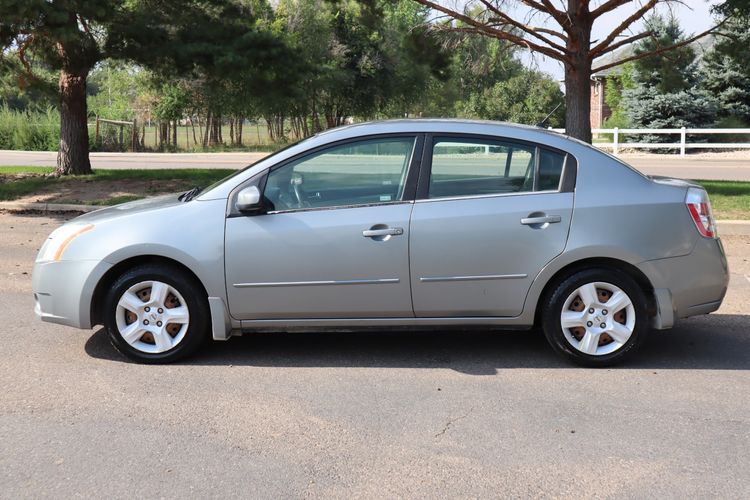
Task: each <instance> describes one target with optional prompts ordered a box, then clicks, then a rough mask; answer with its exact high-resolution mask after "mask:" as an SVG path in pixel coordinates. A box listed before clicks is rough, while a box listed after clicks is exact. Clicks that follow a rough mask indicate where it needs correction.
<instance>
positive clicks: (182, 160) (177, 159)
mask: <svg viewBox="0 0 750 500" xmlns="http://www.w3.org/2000/svg"><path fill="white" fill-rule="evenodd" d="M266 154H267V153H178V154H169V153H92V154H91V163H92V166H93V167H94V168H95V169H96V168H102V169H104V168H190V167H194V168H242V167H244V166H246V165H249V164H250V163H253V162H255V161H258V160H259V159H261V158H263V157H264V156H266ZM56 158H57V154H56V153H50V152H36V151H0V165H32V166H39V167H44V166H54V165H55V162H56ZM621 158H622V159H623V160H625V161H626V162H628V163H630V164H631V165H633V166H634V167H636V168H638V169H639V170H641V171H642V172H644V173H646V174H648V175H663V176H666V177H679V178H686V179H719V180H741V181H750V159H738V158H711V159H706V158H691V157H690V156H687V157H685V158H681V157H679V156H668V155H649V156H643V155H622V156H621Z"/></svg>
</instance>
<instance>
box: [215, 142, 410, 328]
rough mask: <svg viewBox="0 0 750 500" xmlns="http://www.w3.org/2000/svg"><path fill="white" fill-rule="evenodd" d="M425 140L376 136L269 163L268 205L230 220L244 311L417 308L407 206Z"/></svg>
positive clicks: (355, 313) (375, 313)
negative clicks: (261, 210)
mask: <svg viewBox="0 0 750 500" xmlns="http://www.w3.org/2000/svg"><path fill="white" fill-rule="evenodd" d="M420 147H421V141H418V137H416V136H398V137H379V138H371V139H366V140H359V141H352V142H347V143H343V144H337V145H333V146H330V147H327V148H323V149H322V150H316V151H314V152H312V153H310V154H308V155H305V156H303V157H302V158H298V159H294V160H292V161H290V162H287V163H285V164H283V165H280V166H278V167H275V168H272V169H271V170H270V172H269V173H268V177H267V179H266V180H265V189H264V193H263V195H264V201H265V203H266V204H267V206H268V210H267V212H266V213H264V214H262V215H250V216H235V217H229V218H227V221H226V241H225V269H226V283H227V295H228V298H229V308H230V312H231V314H232V316H234V317H235V318H238V319H248V320H250V319H287V318H288V319H300V318H360V317H410V316H413V311H412V305H411V293H410V284H409V257H408V255H409V248H408V242H409V216H410V214H411V209H412V206H413V197H414V189H415V186H416V172H415V171H412V172H411V173H412V176H414V177H413V179H412V177H410V176H409V172H410V170H411V169H410V168H409V167H410V164H411V163H412V160H414V162H415V163H416V162H417V161H418V159H417V157H418V156H419V155H418V154H417V152H416V150H417V149H419V148H420Z"/></svg>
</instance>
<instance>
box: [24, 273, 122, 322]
mask: <svg viewBox="0 0 750 500" xmlns="http://www.w3.org/2000/svg"><path fill="white" fill-rule="evenodd" d="M110 267H111V264H108V263H106V262H102V261H98V260H61V261H50V262H36V263H35V264H34V271H33V273H32V289H33V291H34V301H35V306H34V313H35V314H36V316H37V317H38V318H39V319H41V320H42V321H46V322H49V323H58V324H61V325H67V326H72V327H75V328H84V329H88V328H91V327H92V324H91V298H92V297H93V294H94V289H95V288H96V284H97V283H98V282H99V280H100V279H101V278H102V276H104V273H106V272H107V270H108V269H109V268H110Z"/></svg>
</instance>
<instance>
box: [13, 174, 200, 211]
mask: <svg viewBox="0 0 750 500" xmlns="http://www.w3.org/2000/svg"><path fill="white" fill-rule="evenodd" d="M34 176H36V177H40V178H43V177H44V176H40V175H38V174H36V175H35V174H11V175H7V176H6V175H4V176H0V177H7V178H9V179H4V180H0V182H8V181H14V180H22V179H26V178H29V177H34ZM191 187H192V185H191V184H190V182H189V181H186V180H181V179H169V180H162V179H144V180H141V179H102V180H98V179H59V180H57V181H54V182H49V183H48V184H45V185H43V186H40V187H39V189H37V190H36V192H35V193H33V194H29V195H25V196H21V197H19V198H16V199H15V200H14V201H18V202H23V203H33V202H37V203H77V204H83V205H86V204H104V205H106V204H111V203H117V202H122V201H129V200H134V199H138V198H145V197H148V196H155V195H159V194H166V193H176V192H180V191H185V190H187V189H190V188H191ZM108 202H109V203H108Z"/></svg>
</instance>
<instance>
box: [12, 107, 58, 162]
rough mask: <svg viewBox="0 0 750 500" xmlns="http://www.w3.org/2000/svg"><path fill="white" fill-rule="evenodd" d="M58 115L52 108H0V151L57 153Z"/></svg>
mask: <svg viewBox="0 0 750 500" xmlns="http://www.w3.org/2000/svg"><path fill="white" fill-rule="evenodd" d="M59 143H60V113H59V112H58V111H57V110H56V109H54V108H48V109H46V110H42V111H17V110H13V109H10V108H9V107H8V106H2V107H0V149H17V150H23V151H57V148H58V146H59Z"/></svg>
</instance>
